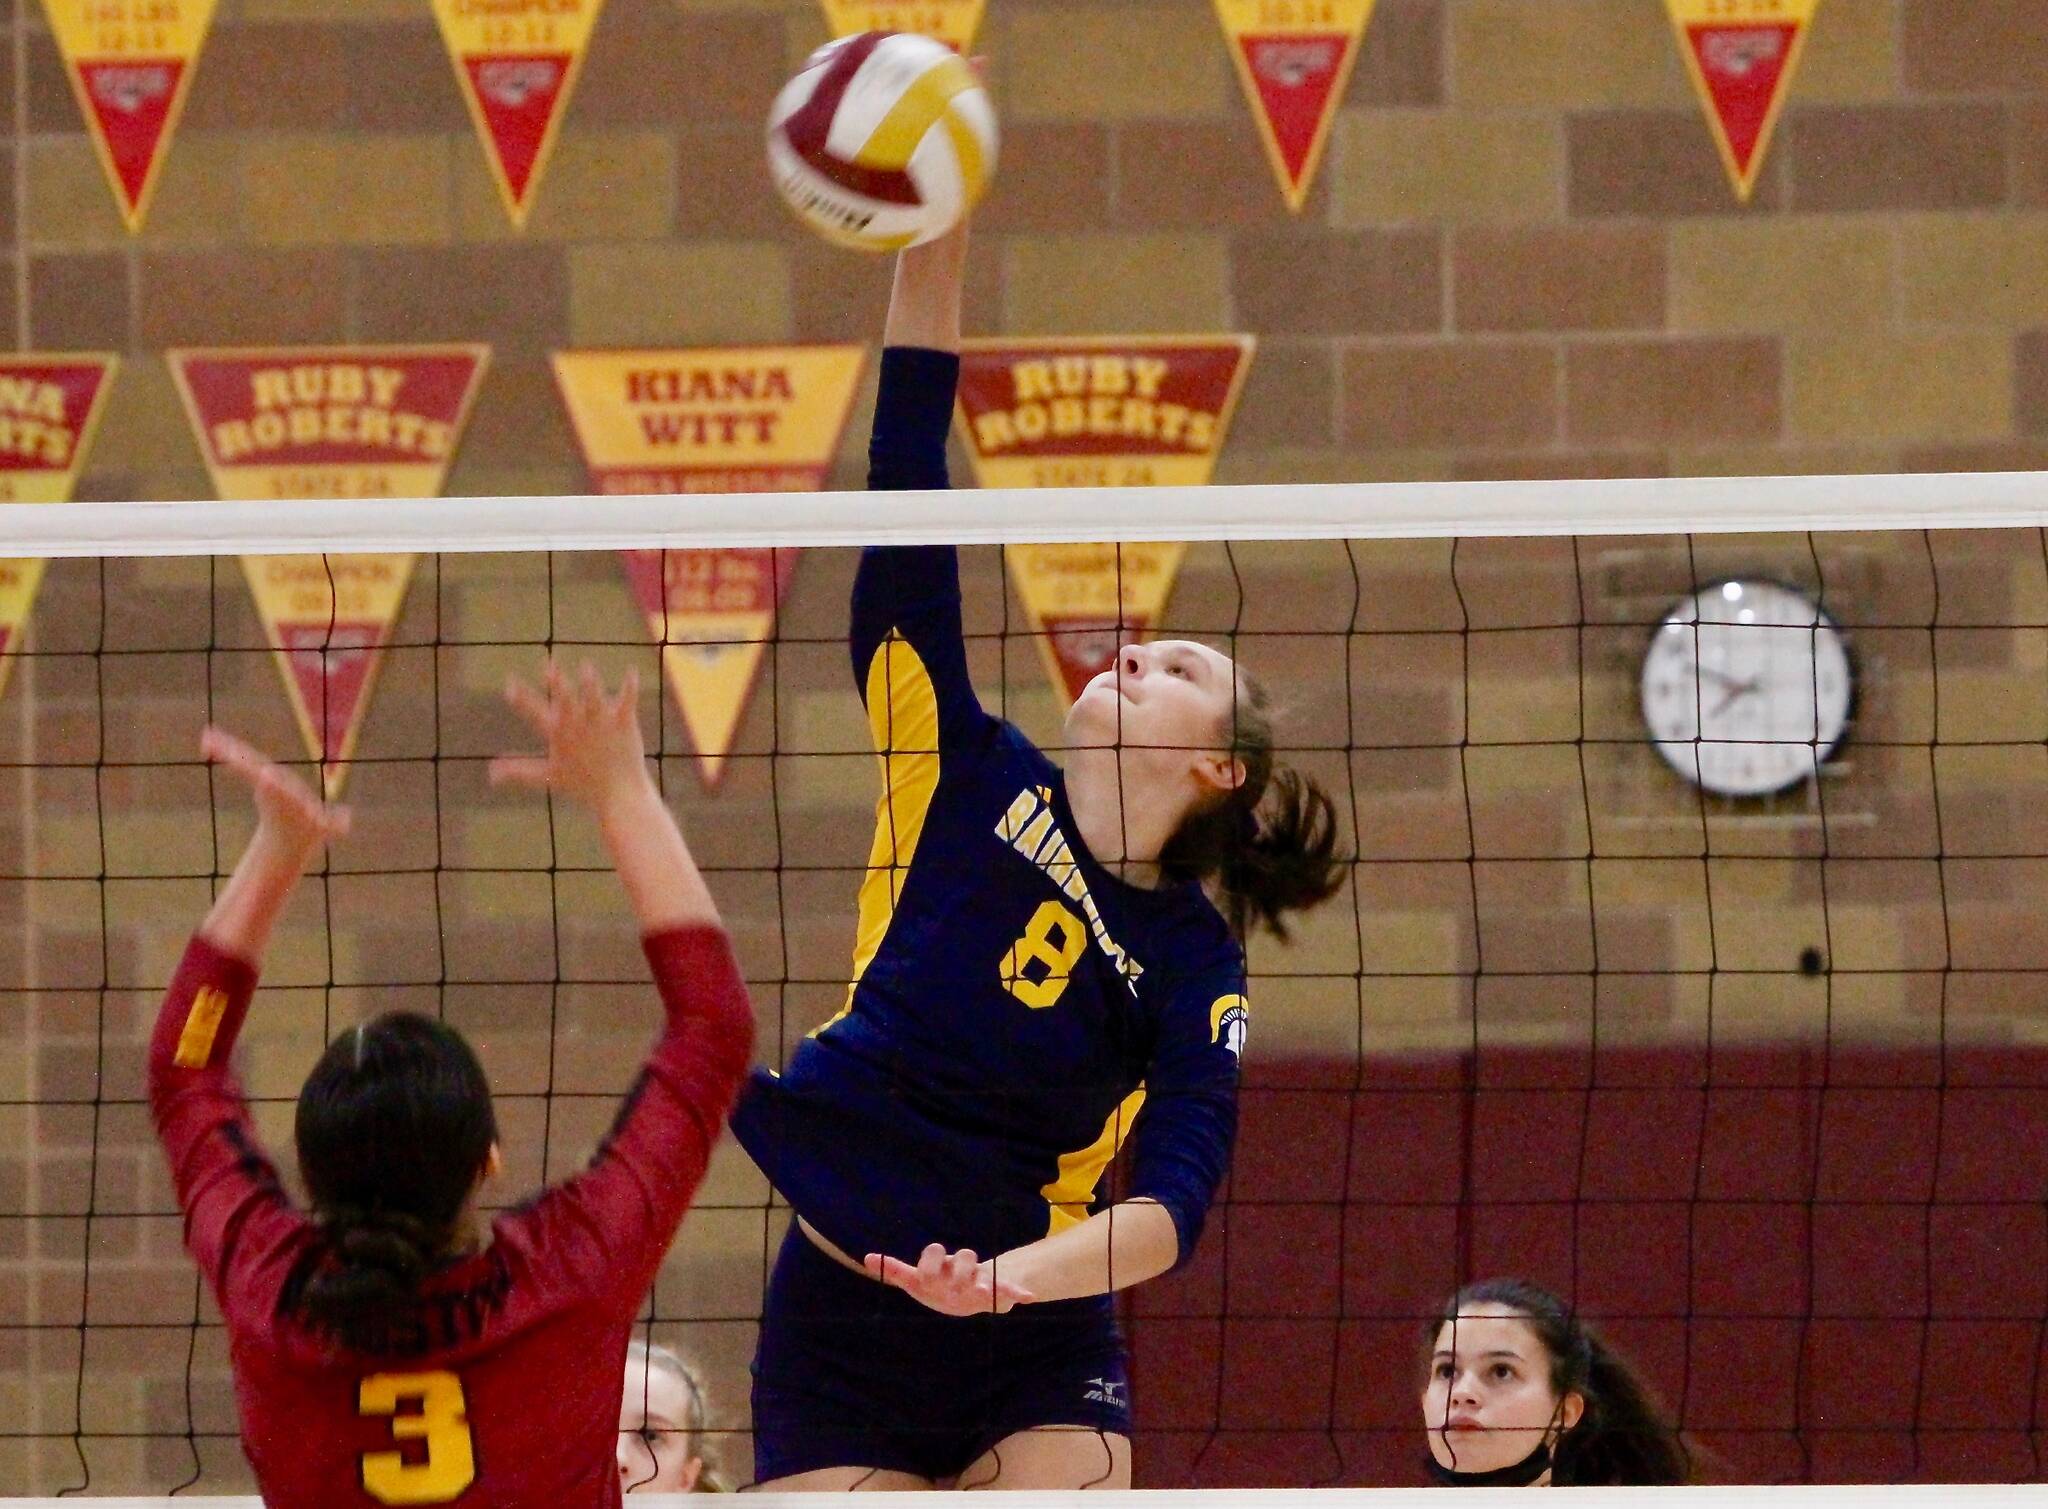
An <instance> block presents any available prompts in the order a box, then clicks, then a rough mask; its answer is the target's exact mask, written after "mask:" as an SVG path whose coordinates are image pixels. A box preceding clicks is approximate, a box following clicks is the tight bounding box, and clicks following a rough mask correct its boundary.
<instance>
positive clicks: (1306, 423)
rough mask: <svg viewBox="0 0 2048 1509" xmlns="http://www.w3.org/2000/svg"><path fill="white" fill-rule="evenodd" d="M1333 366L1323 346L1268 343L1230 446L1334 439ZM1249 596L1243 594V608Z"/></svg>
mask: <svg viewBox="0 0 2048 1509" xmlns="http://www.w3.org/2000/svg"><path fill="white" fill-rule="evenodd" d="M1336 429H1337V363H1336V361H1335V360H1334V358H1333V356H1332V354H1331V352H1330V351H1329V349H1328V347H1327V346H1325V345H1324V344H1322V343H1321V342H1308V341H1279V342H1274V341H1266V342H1262V343H1261V345H1260V348H1259V353H1258V359H1257V360H1256V361H1254V362H1253V363H1252V367H1251V371H1250V372H1249V373H1248V374H1246V378H1245V385H1244V392H1243V394H1242V396H1241V397H1240V399H1239V401H1238V406H1237V414H1236V416H1235V417H1234V418H1233V419H1232V420H1231V425H1230V438H1231V441H1232V443H1233V444H1234V445H1235V446H1237V447H1241V448H1243V449H1245V450H1247V451H1267V450H1271V449H1273V448H1274V447H1276V446H1299V447H1314V446H1328V445H1331V444H1333V443H1334V442H1335V440H1336ZM1252 596H1253V594H1252V593H1250V592H1247V593H1246V598H1247V603H1246V605H1247V607H1249V606H1250V599H1251V598H1252Z"/></svg>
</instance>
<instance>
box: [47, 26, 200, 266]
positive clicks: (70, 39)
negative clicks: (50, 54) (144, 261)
mask: <svg viewBox="0 0 2048 1509" xmlns="http://www.w3.org/2000/svg"><path fill="white" fill-rule="evenodd" d="M214 3H215V0H43V8H44V10H45V11H46V12H47V13H48V14H49V18H50V30H51V31H52V32H53V33H55V35H56V38H57V50H58V51H59V52H60V53H62V54H63V55H64V70H65V72H66V73H68V74H69V75H70V77H71V90H72V93H74V94H76V95H77V96H78V106H79V109H80V110H82V111H83V112H84V113H85V124H86V127H87V129H88V130H89V131H90V133H91V135H92V143H93V147H94V149H95V150H96V151H97V152H98V153H99V157H100V166H101V167H103V168H105V169H106V171H107V181H108V182H109V183H110V184H112V185H113V189H114V198H115V199H116V200H117V201H118V202H119V204H120V207H121V218H122V219H123V220H124V221H126V222H127V225H128V229H129V230H130V231H138V230H140V229H142V217H143V216H144V215H145V214H147V213H148V211H149V200H150V195H151V194H152V193H154V192H155V190H156V183H157V171H158V169H159V168H161V167H162V166H163V159H164V153H165V152H166V151H167V150H169V147H170V144H171V137H172V135H173V134H174V133H175V132H176V131H177V128H178V115H179V113H180V112H181V111H182V110H183V109H184V108H185V95H186V93H187V91H189V90H190V88H191V87H192V74H193V70H194V69H196V68H197V67H198V66H199V50H200V48H202V47H203V46H205V44H206V31H207V28H208V27H209V26H210V25H211V24H212V22H213V10H214Z"/></svg>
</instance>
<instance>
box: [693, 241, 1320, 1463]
mask: <svg viewBox="0 0 2048 1509" xmlns="http://www.w3.org/2000/svg"><path fill="white" fill-rule="evenodd" d="M965 254H966V236H965V232H964V230H963V231H961V232H956V233H955V234H954V235H953V236H951V237H949V238H946V239H945V240H942V241H938V242H934V243H932V244H931V245H929V246H924V247H918V248H914V249H912V250H909V251H906V252H904V253H903V254H902V256H901V258H900V260H899V261H898V263H897V268H896V284H895V291H894V296H893V298H892V300H891V304H890V309H889V318H888V326H887V330H886V333H885V338H884V345H885V350H884V352H883V356H882V372H881V388H880V392H879V395H878V397H877V400H876V408H875V420H874V433H873V439H872V441H871V443H870V448H869V463H870V470H869V485H870V487H873V488H880V489H893V488H939V487H944V486H946V485H947V478H946V432H947V429H948V426H949V424H950V422H951V417H952V412H953V398H954V389H955V386H956V383H957V381H958V377H959V367H960V360H959V357H958V355H957V352H958V350H959V338H960V305H961V286H962V268H963V263H964V258H965ZM880 506H883V507H886V505H880ZM850 637H851V646H850V648H851V649H852V652H853V671H854V679H855V684H856V686H857V687H858V688H859V689H860V693H861V696H862V699H863V701H864V702H865V704H866V709H867V715H868V723H869V727H870V732H871V734H872V736H873V739H874V744H875V748H876V750H877V752H878V753H879V754H880V756H881V763H882V795H881V799H880V802H879V804H878V807H877V812H876V828H875V836H874V842H873V846H872V849H871V850H870V855H869V859H868V868H867V874H866V878H865V880H864V881H863V883H862V886H861V892H860V925H859V932H858V942H857V949H856V955H855V959H854V978H853V983H852V985H851V987H850V988H849V991H848V995H847V1001H846V1006H845V1009H844V1010H843V1011H842V1012H841V1013H840V1014H839V1015H838V1016H837V1017H835V1018H834V1019H833V1020H832V1021H830V1022H828V1023H827V1024H826V1025H825V1026H824V1027H822V1028H821V1029H819V1030H818V1031H817V1032H815V1033H814V1034H812V1036H811V1037H810V1038H809V1039H808V1040H806V1041H805V1042H804V1043H803V1044H802V1045H801V1046H800V1047H799V1048H798V1049H797V1050H796V1052H795V1054H794V1055H793V1056H792V1057H791V1060H790V1062H789V1066H788V1068H787V1070H786V1071H785V1072H784V1073H783V1074H781V1075H779V1076H778V1075H774V1074H770V1073H765V1072H762V1073H757V1074H756V1075H755V1076H754V1077H753V1079H752V1080H751V1081H750V1083H749V1085H748V1087H747V1089H746V1091H745V1092H744V1093H743V1094H742V1096H741V1100H740V1104H739V1106H738V1107H737V1108H736V1109H735V1111H734V1118H733V1128H734V1132H735V1134H736V1135H737V1136H738V1138H739V1140H740V1141H741V1143H742V1144H743V1145H744V1146H745V1147H746V1149H747V1151H748V1152H749V1153H751V1154H752V1155H753V1156H754V1158H755V1160H756V1161H757V1162H758V1163H759V1164H760V1165H761V1167H762V1168H763V1169H764V1170H765V1171H766V1172H767V1173H768V1175H769V1177H770V1179H771V1180H772V1181H773V1182H774V1184H775V1185H776V1186H777V1188H779V1189H780V1190H781V1191H782V1193H783V1194H784V1195H785V1196H786V1197H787V1198H788V1200H789V1202H790V1203H791V1204H792V1205H793V1206H794V1207H795V1209H796V1212H797V1215H798V1217H799V1220H798V1221H797V1222H796V1223H795V1224H794V1225H793V1226H792V1228H791V1231H790V1234H789V1236H788V1238H787V1240H786V1241H785V1242H784V1244H783V1247H782V1252H781V1256H780V1257H779V1258H778V1260H777V1262H776V1265H775V1269H774V1272H773V1275H772V1277H771V1279H770V1281H769V1288H768V1292H767V1296H766V1300H765V1306H764V1316H763V1321H762V1327H761V1334H760V1340H759V1345H758V1350H757V1352H756V1355H755V1365H754V1372H755V1385H754V1400H753V1404H754V1430H755V1464H756V1471H757V1473H758V1475H759V1477H760V1478H761V1479H762V1486H763V1487H768V1488H779V1489H820V1490H839V1489H846V1488H850V1487H855V1486H861V1487H871V1488H930V1487H932V1486H934V1485H936V1484H938V1483H941V1482H957V1483H958V1484H959V1485H960V1486H961V1487H977V1488H979V1487H1003V1488H1062V1487H1064V1488H1074V1487H1082V1486H1104V1487H1128V1486H1129V1484H1130V1471H1131V1469H1130V1441H1129V1434H1130V1401H1129V1397H1128V1384H1127V1378H1128V1373H1127V1367H1126V1361H1125V1353H1124V1346H1123V1341H1122V1338H1121V1336H1120V1335H1119V1334H1118V1330H1117V1326H1116V1322H1115V1317H1114V1311H1113V1309H1112V1305H1113V1301H1112V1299H1111V1295H1112V1293H1113V1292H1114V1291H1116V1290H1119V1289H1124V1288H1127V1287H1129V1286H1131V1285H1133V1284H1139V1283H1143V1282H1144V1281H1146V1280H1148V1279H1150V1278H1153V1277H1155V1276H1157V1275H1159V1274H1161V1273H1164V1272H1166V1271H1167V1270H1168V1269H1170V1268H1173V1267H1174V1266H1176V1265H1177V1264H1179V1263H1182V1262H1185V1261H1186V1260H1187V1259H1188V1258H1189V1257H1190V1256H1191V1255H1192V1253H1193V1252H1194V1248H1195V1243H1196V1241H1197V1239H1198V1238H1199V1236H1200V1235H1201V1230H1202V1223H1203V1218H1204V1215H1205V1213H1206V1212H1207V1210H1208V1207H1209V1202H1210V1200H1211V1198H1212V1197H1213V1195H1214V1192H1215V1189H1216V1185H1217V1182H1218V1180H1219V1179H1220V1178H1221V1177H1222V1174H1223V1171H1224V1168H1225V1166H1226V1164H1227V1162H1228V1159H1229V1155H1230V1149H1231V1144H1232V1141H1233V1138H1234V1137H1235V1134H1236V1125H1237V1067H1238V1054H1239V1051H1240V1049H1241V1048H1242V1046H1243V1042H1244V1031H1245V1020H1246V1003H1245V964H1244V952H1243V946H1242V934H1243V932H1244V930H1245V929H1246V928H1248V927H1251V926H1255V925H1261V924H1263V925H1266V926H1269V927H1271V928H1272V929H1273V930H1274V931H1276V932H1279V931H1281V930H1282V928H1283V927H1284V918H1285V917H1286V915H1287V914H1288V913H1289V912H1291V911H1294V910H1296V909H1299V908H1304V907H1309V906H1313V905H1315V904H1316V903H1317V902H1320V901H1321V900H1323V899H1324V898H1325V897H1327V896H1329V895H1330V894H1331V893H1332V892H1333V891H1335V889H1336V888H1337V886H1338V884H1339V882H1340V880H1341V877H1342V874H1343V869H1342V865H1341V864H1340V863H1339V861H1338V860H1337V858H1336V856H1335V849H1336V831H1337V824H1336V814H1335V809H1334V808H1333V806H1332V804H1331V802H1330V800H1329V798H1328V797H1327V796H1326V795H1324V793H1323V792H1322V791H1320V790H1319V789H1318V788H1317V787H1316V786H1315V785H1314V784H1313V783H1312V782H1309V781H1307V780H1305V779H1303V778H1301V777H1299V776H1298V775H1296V774H1294V773H1293V772H1291V771H1288V770H1285V769H1282V768H1280V767H1279V766H1278V763H1277V761H1276V759H1275V754H1274V747H1273V731H1272V726H1271V722H1270V718H1269V714H1268V712H1267V704H1266V699H1265V696H1264V694H1263V693H1262V692H1261V691H1260V690H1259V689H1258V687H1257V685H1256V683H1254V682H1253V681H1251V679H1250V678H1249V677H1247V676H1246V675H1245V673H1244V672H1243V671H1242V670H1241V669H1239V668H1238V667H1237V666H1236V665H1235V664H1233V663H1232V661H1231V660H1230V659H1229V657H1227V656H1225V655H1222V654H1220V653H1218V652H1217V651H1216V650H1214V649H1212V648H1210V647H1209V646H1207V645H1203V644H1196V643H1192V642H1189V641H1184V640H1182V641H1168V642H1162V643H1155V644H1149V645H1140V644H1131V645H1126V646H1124V647H1123V649H1122V650H1121V651H1120V652H1119V654H1118V656H1117V659H1116V664H1115V666H1114V667H1113V668H1112V669H1110V670H1108V671H1105V672H1104V673H1103V674H1101V675H1100V676H1098V677H1096V678H1095V680H1094V682H1093V684H1091V685H1090V686H1089V687H1088V688H1087V689H1086V690H1085V691H1084V692H1083V693H1082V695H1081V697H1080V698H1079V700H1077V701H1076V702H1075V703H1074V705H1073V708H1072V710H1071V711H1070V712H1069V713H1068V715H1067V721H1066V741H1065V742H1066V745H1067V755H1068V757H1067V762H1066V765H1065V768H1064V769H1062V768H1061V767H1060V766H1058V765H1055V764H1054V763H1053V762H1052V761H1051V760H1050V759H1048V758H1047V757H1046V755H1045V754H1044V753H1043V752H1042V751H1040V750H1039V749H1038V748H1037V747H1035V746H1034V745H1033V744H1032V743H1031V742H1030V741H1029V740H1028V739H1026V738H1025V736H1024V735H1023V734H1022V733H1020V732H1019V731H1018V730H1017V729H1016V728H1015V727H1013V726H1011V725H1010V724H1008V723H1005V722H1003V721H1001V720H999V719H997V718H995V717H993V716H991V715H990V714H989V713H987V712H985V711H984V710H983V708H982V706H981V702H980V700H979V698H978V697H977V696H976V695H975V691H974V687H973V684H972V682H971V680H970V678H969V675H968V668H967V655H966V649H965V645H964V642H963V637H962V628H961V601H960V581H959V571H958V563H957V561H956V559H955V553H954V551H953V550H952V549H950V548H916V549H912V548H892V549H871V550H868V551H866V552H865V553H864V554H863V555H862V557H861V562H860V568H859V572H858V575H857V577H856V579H855V582H854V589H853V608H852V633H851V636H850ZM1141 1107H1142V1110H1141ZM1133 1133H1134V1134H1135V1158H1134V1161H1133V1164H1132V1170H1131V1178H1130V1180H1129V1184H1128V1187H1127V1188H1126V1189H1124V1190H1123V1191H1121V1192H1120V1197H1119V1198H1117V1199H1115V1200H1114V1201H1111V1200H1108V1199H1106V1198H1105V1197H1104V1196H1103V1194H1102V1191H1101V1188H1100V1186H1101V1184H1102V1181H1103V1175H1104V1173H1105V1171H1106V1170H1107V1169H1108V1167H1109V1165H1110V1163H1111V1161H1112V1160H1113V1159H1114V1158H1115V1157H1116V1155H1117V1151H1118V1149H1119V1147H1120V1146H1121V1145H1122V1143H1123V1142H1124V1140H1125V1137H1126V1136H1127V1135H1129V1134H1133ZM979 1254H989V1256H986V1257H983V1256H980V1255H979Z"/></svg>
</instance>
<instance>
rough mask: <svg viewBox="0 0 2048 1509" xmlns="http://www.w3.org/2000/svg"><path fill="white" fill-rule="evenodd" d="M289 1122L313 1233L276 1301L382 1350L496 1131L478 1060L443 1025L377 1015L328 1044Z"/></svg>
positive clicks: (346, 1341) (444, 1242)
mask: <svg viewBox="0 0 2048 1509" xmlns="http://www.w3.org/2000/svg"><path fill="white" fill-rule="evenodd" d="M295 1130H296V1137H297V1142H298V1153H299V1171H300V1173H301V1174H302V1175H303V1176H304V1178H305V1182H306V1193H307V1196H308V1198H310V1200H311V1201H312V1204H313V1213H314V1216H315V1218H316V1219H317V1221H318V1222H319V1225H320V1231H321V1236H322V1238H323V1240H322V1243H321V1247H320V1251H319V1252H318V1253H317V1254H316V1256H315V1258H314V1260H313V1262H312V1263H311V1264H310V1265H309V1266H308V1267H307V1268H305V1270H304V1271H303V1272H302V1274H301V1275H300V1276H299V1277H298V1279H297V1280H296V1281H295V1282H294V1284H293V1286H292V1288H291V1291H290V1293H289V1297H288V1303H289V1304H290V1306H291V1308H292V1309H293V1310H294V1311H295V1312H296V1313H297V1314H298V1315H299V1316H300V1318H302V1319H303V1320H304V1321H305V1322H306V1323H307V1324H308V1325H310V1326H312V1327H313V1328H314V1329H316V1330H319V1331H321V1332H324V1333H326V1334H328V1335H331V1336H332V1337H334V1338H335V1339H336V1340H338V1341H340V1342H341V1343H342V1344H343V1345H345V1346H348V1347H351V1348H353V1349H355V1350H357V1351H362V1352H371V1353H375V1352H380V1351H386V1350H389V1349H390V1348H391V1345H392V1343H393V1338H395V1337H397V1336H400V1335H402V1334H404V1327H403V1325H402V1323H400V1324H395V1322H402V1318H403V1315H404V1313H405V1311H406V1310H408V1309H409V1307H410V1306H411V1303H412V1302H413V1301H414V1300H415V1299H417V1297H418V1295H419V1289H420V1283H421V1281H422V1280H423V1279H425V1278H426V1276H427V1275H428V1274H429V1273H431V1272H433V1270H434V1269H435V1268H436V1267H437V1266H438V1265H439V1264H440V1263H441V1262H442V1261H443V1260H444V1259H445V1258H446V1257H447V1256H448V1255H449V1254H448V1248H449V1245H450V1241H451V1239H452V1237H453V1235H454V1232H455V1225H456V1222H457V1220H458V1219H459V1217H460V1216H461V1214H462V1211H463V1208H464V1206H465V1205H466V1204H467V1203H468V1201H469V1198H470V1195H471V1194H472V1192H473V1191H474V1190H475V1188H476V1183H477V1179H478V1177H479V1175H480V1174H481V1173H482V1171H483V1169H484V1166H485V1164H486V1163H487V1162H488V1160H489V1158H490V1154H491V1148H492V1146H493V1144H495V1143H496V1142H497V1140H498V1125H497V1118H496V1114H495V1112H494V1111H493V1109H492V1106H491V1090H490V1085H489V1083H488V1082H487V1081H486V1080H485V1079H484V1072H483V1066H482V1065H481V1064H479V1063H478V1062H477V1058H476V1054H475V1053H474V1052H472V1051H471V1049H470V1046H469V1044H468V1043H466V1042H465V1041H463V1038H462V1036H461V1034H460V1033H458V1032H456V1031H455V1030H454V1029H453V1028H451V1027H449V1026H447V1025H446V1024H444V1023H441V1022H437V1021H435V1020H433V1019H432V1018H430V1017H424V1016H418V1015H415V1014H413V1013H411V1012H391V1013H388V1014H386V1015H384V1016H381V1017H378V1018H377V1019H376V1020H375V1021H371V1022H366V1023H364V1024H363V1025H362V1026H360V1027H357V1028H355V1029H353V1030H352V1031H349V1032H345V1033H343V1034H342V1035H341V1036H340V1037H338V1038H336V1039H335V1040H334V1041H333V1042H332V1043H330V1044H328V1046H327V1051H326V1052H325V1053H323V1054H322V1055H321V1056H320V1061H319V1062H318V1063H317V1064H315V1065H314V1066H313V1072H312V1073H311V1074H309V1075H307V1077H306V1083H305V1087H304V1088H303V1089H302V1090H300V1092H299V1106H298V1118H297V1124H296V1128H295Z"/></svg>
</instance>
